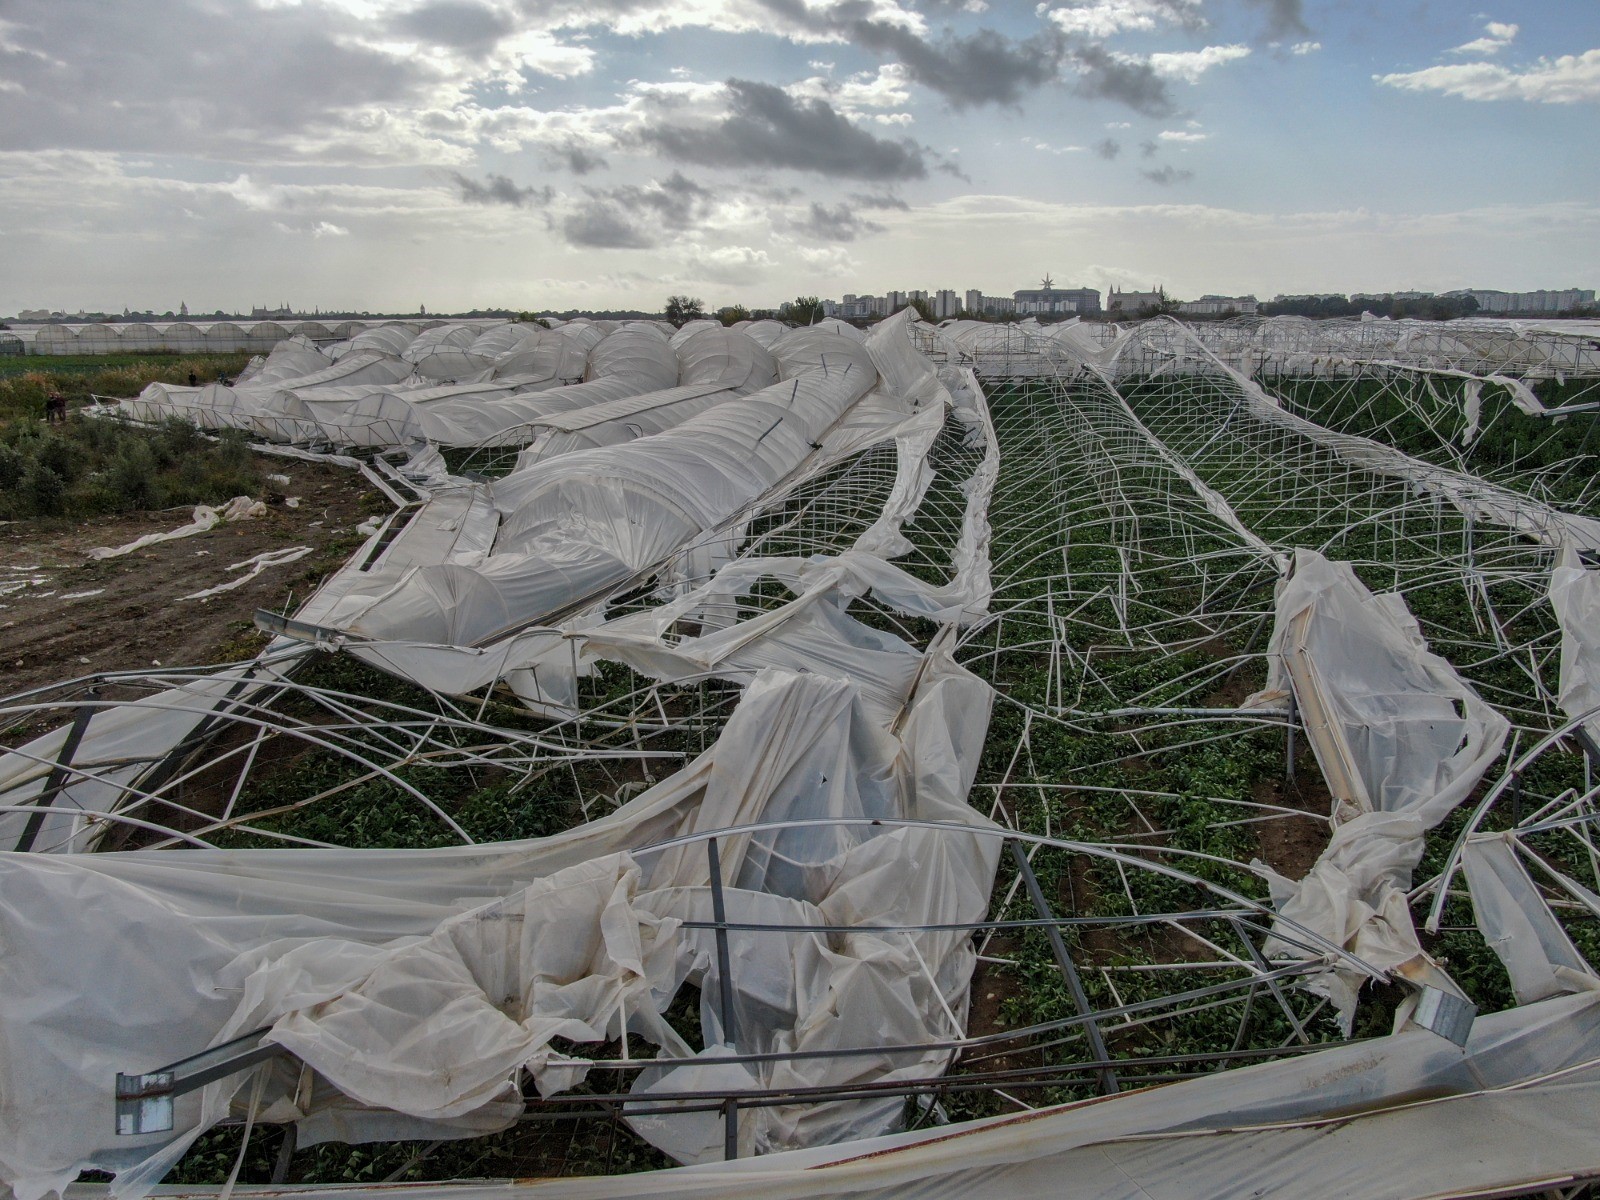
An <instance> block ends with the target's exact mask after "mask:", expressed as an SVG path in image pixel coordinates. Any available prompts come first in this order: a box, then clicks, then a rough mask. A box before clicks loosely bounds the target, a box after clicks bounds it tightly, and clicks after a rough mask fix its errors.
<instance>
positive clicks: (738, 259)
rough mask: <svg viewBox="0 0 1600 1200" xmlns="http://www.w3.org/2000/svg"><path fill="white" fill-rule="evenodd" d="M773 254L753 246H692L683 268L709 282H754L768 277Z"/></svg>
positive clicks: (692, 275) (696, 277) (692, 276)
mask: <svg viewBox="0 0 1600 1200" xmlns="http://www.w3.org/2000/svg"><path fill="white" fill-rule="evenodd" d="M773 265H774V263H773V261H772V256H771V255H770V254H768V253H767V252H766V251H765V250H757V249H755V248H754V247H752V246H717V247H715V248H707V247H705V246H693V247H691V248H690V251H689V255H688V258H687V260H686V261H685V263H684V268H685V270H687V272H688V273H689V276H690V278H692V279H695V280H702V281H705V282H709V283H727V284H751V283H758V282H760V281H761V280H762V279H763V278H765V277H766V274H767V272H768V271H770V270H771V269H772V267H773Z"/></svg>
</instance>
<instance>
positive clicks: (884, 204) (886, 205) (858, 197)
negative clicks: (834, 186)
mask: <svg viewBox="0 0 1600 1200" xmlns="http://www.w3.org/2000/svg"><path fill="white" fill-rule="evenodd" d="M850 203H852V204H854V205H855V206H856V207H857V208H869V209H874V208H875V209H894V210H895V211H896V212H910V211H911V205H909V204H907V203H906V202H905V201H904V200H902V199H900V197H899V196H893V195H890V194H888V193H887V192H851V193H850Z"/></svg>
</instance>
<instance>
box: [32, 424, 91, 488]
mask: <svg viewBox="0 0 1600 1200" xmlns="http://www.w3.org/2000/svg"><path fill="white" fill-rule="evenodd" d="M33 460H34V461H35V462H37V463H40V464H41V465H43V466H46V467H49V468H50V469H51V470H52V471H54V472H55V473H56V474H57V475H59V476H60V477H61V479H62V481H63V482H65V483H71V482H72V481H73V480H74V479H76V478H77V477H78V475H79V472H80V471H81V469H82V465H83V455H82V453H81V452H80V451H79V450H78V449H76V448H74V447H73V445H72V443H70V442H69V441H67V439H66V438H62V437H56V436H55V435H54V434H46V435H45V436H44V437H42V438H40V439H39V440H38V441H37V442H35V443H34V447H33Z"/></svg>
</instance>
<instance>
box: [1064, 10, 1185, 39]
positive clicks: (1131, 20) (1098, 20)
mask: <svg viewBox="0 0 1600 1200" xmlns="http://www.w3.org/2000/svg"><path fill="white" fill-rule="evenodd" d="M1049 16H1050V20H1051V21H1052V22H1054V23H1055V25H1056V27H1057V28H1058V29H1060V30H1061V31H1062V32H1063V33H1067V34H1072V35H1075V36H1079V37H1085V38H1090V39H1093V40H1095V41H1099V40H1101V39H1103V38H1108V37H1111V36H1112V35H1113V34H1117V33H1122V32H1124V31H1127V30H1138V31H1140V32H1146V31H1149V30H1153V29H1157V28H1160V27H1162V26H1165V25H1174V24H1176V25H1182V26H1185V27H1187V28H1191V29H1196V28H1199V27H1200V26H1202V25H1204V24H1205V18H1204V17H1203V16H1202V15H1201V12H1200V3H1199V0H1072V2H1071V3H1069V4H1068V5H1067V6H1066V7H1065V8H1056V9H1051V10H1050V14H1049Z"/></svg>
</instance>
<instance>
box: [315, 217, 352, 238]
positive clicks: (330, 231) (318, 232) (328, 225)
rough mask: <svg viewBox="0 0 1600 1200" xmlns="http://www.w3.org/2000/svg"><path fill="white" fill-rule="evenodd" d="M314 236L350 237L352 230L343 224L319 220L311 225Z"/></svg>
mask: <svg viewBox="0 0 1600 1200" xmlns="http://www.w3.org/2000/svg"><path fill="white" fill-rule="evenodd" d="M311 236H312V237H319V238H321V237H349V236H350V231H349V230H348V229H346V228H345V227H344V226H343V225H335V224H334V223H333V222H332V221H318V222H317V223H316V224H315V225H313V226H312V227H311Z"/></svg>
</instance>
